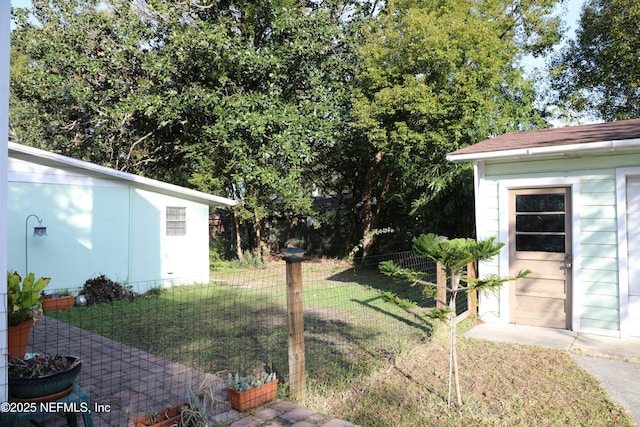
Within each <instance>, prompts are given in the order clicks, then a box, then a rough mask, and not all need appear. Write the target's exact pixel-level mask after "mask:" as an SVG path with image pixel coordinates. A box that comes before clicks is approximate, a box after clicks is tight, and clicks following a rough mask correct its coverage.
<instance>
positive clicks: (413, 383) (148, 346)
mask: <svg viewBox="0 0 640 427" xmlns="http://www.w3.org/2000/svg"><path fill="white" fill-rule="evenodd" d="M280 267H282V266H280ZM283 270H284V268H275V269H262V270H237V271H234V272H232V273H226V274H224V275H222V274H221V275H220V276H219V277H217V276H216V277H214V278H213V280H212V282H211V283H210V284H207V285H190V286H183V287H175V288H169V289H165V290H163V291H162V292H155V293H152V295H147V296H141V297H138V298H136V299H134V300H133V301H116V302H114V303H107V304H101V305H96V306H92V307H82V308H74V309H71V310H68V311H65V312H58V313H56V314H55V315H56V317H57V318H58V319H60V320H63V321H65V322H69V323H72V324H74V325H76V326H79V327H81V328H84V329H88V330H91V331H93V332H95V333H98V334H101V335H104V336H107V337H110V338H112V339H114V340H117V341H120V342H122V343H125V344H128V345H131V346H135V347H138V348H141V349H143V350H146V351H149V352H152V353H154V354H156V355H158V356H162V357H164V358H167V359H171V360H175V361H179V362H181V363H185V364H188V365H191V366H194V367H196V368H198V369H202V370H206V371H209V372H219V371H225V370H227V371H232V372H233V371H247V370H249V369H251V368H253V367H256V366H257V365H260V364H261V363H266V364H270V365H272V366H273V367H274V368H275V369H276V371H277V372H279V373H280V374H284V379H285V380H286V372H287V369H288V363H287V337H288V332H287V312H286V289H285V288H286V284H285V283H286V282H285V277H284V271H283ZM303 275H304V278H303V283H304V306H305V347H306V368H307V372H308V382H307V388H308V398H307V400H306V401H305V405H306V406H308V407H310V408H311V409H314V410H316V411H318V412H322V413H326V414H330V415H332V416H334V417H337V418H343V419H346V420H348V421H351V422H353V423H355V424H359V425H362V426H381V427H382V426H400V425H402V426H416V427H418V426H425V425H438V426H460V425H477V426H485V425H486V426H555V425H563V426H564V425H572V426H584V425H593V426H596V425H602V426H609V425H616V426H632V424H631V421H630V419H629V417H628V415H627V414H626V413H625V412H624V411H623V410H621V409H620V408H619V407H618V406H617V405H616V404H615V403H614V402H612V401H611V400H610V399H609V398H608V396H607V394H606V392H605V391H604V390H603V389H602V388H601V387H600V386H599V384H598V383H597V381H595V380H594V379H593V378H592V377H590V376H589V375H588V374H587V373H586V372H585V371H583V370H582V369H581V368H579V367H577V366H576V365H575V363H574V362H573V361H572V360H571V358H570V357H569V355H568V354H567V353H566V352H561V351H556V350H547V349H541V348H537V347H523V346H515V345H509V344H497V343H488V342H483V341H472V340H468V339H464V338H462V339H461V341H460V345H459V358H460V365H461V382H462V391H463V400H464V401H465V404H464V407H463V408H460V409H455V408H448V407H447V405H446V400H447V375H448V360H449V359H448V349H447V340H446V330H447V328H446V326H439V327H437V328H435V329H434V327H433V325H432V324H431V323H430V322H429V321H427V320H425V318H424V317H423V316H422V315H421V314H420V311H421V309H420V308H419V307H420V306H427V305H428V301H425V300H424V299H423V297H422V296H421V294H420V292H419V290H417V289H407V288H398V286H397V285H395V284H394V283H393V282H390V281H389V279H388V278H386V277H385V276H382V275H380V274H378V273H377V272H376V271H375V270H371V269H349V268H345V267H344V266H341V265H339V264H336V265H333V266H330V267H327V266H324V267H323V266H318V265H313V264H309V265H305V269H304V270H303ZM385 292H386V294H385ZM389 292H393V293H394V294H395V295H398V297H399V298H401V299H403V300H411V301H413V302H414V303H415V304H413V305H416V306H418V308H413V309H411V310H410V311H407V310H404V309H401V308H400V307H399V306H398V305H397V304H394V303H392V302H390V301H389ZM385 295H386V296H385Z"/></svg>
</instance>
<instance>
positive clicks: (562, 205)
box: [509, 187, 571, 329]
mask: <svg viewBox="0 0 640 427" xmlns="http://www.w3.org/2000/svg"><path fill="white" fill-rule="evenodd" d="M569 190H570V189H569V188H564V187H562V188H537V189H522V190H512V191H510V194H509V196H510V200H509V212H510V221H509V240H510V245H509V246H510V248H511V252H510V254H509V256H510V266H511V274H516V273H517V272H518V271H520V270H524V269H529V270H531V271H532V273H531V274H530V275H529V276H527V277H525V278H523V279H518V280H517V281H516V283H515V286H514V285H513V284H512V286H511V298H510V301H511V305H510V308H511V310H510V311H511V322H513V323H517V324H522V325H532V326H544V327H551V328H560V329H570V328H571V292H570V289H571V287H570V281H571V274H570V273H569V272H570V267H571V255H570V252H571V211H570V206H571V203H570V202H571V201H570V191H569Z"/></svg>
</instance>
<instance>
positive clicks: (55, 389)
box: [9, 356, 82, 399]
mask: <svg viewBox="0 0 640 427" xmlns="http://www.w3.org/2000/svg"><path fill="white" fill-rule="evenodd" d="M65 357H66V358H67V360H68V361H69V362H74V361H76V360H78V358H77V357H74V356H65ZM80 368H82V363H78V364H77V365H75V366H73V367H72V368H71V369H69V370H66V371H62V372H58V373H55V374H53V375H47V376H44V377H39V378H11V377H9V397H11V398H15V399H34V398H40V397H44V396H51V395H56V394H60V393H62V392H64V391H65V390H67V389H69V390H71V386H72V385H73V382H74V381H75V379H76V377H77V376H78V374H79V373H80Z"/></svg>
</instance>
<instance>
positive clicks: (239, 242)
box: [233, 206, 243, 261]
mask: <svg viewBox="0 0 640 427" xmlns="http://www.w3.org/2000/svg"><path fill="white" fill-rule="evenodd" d="M233 225H234V226H235V229H236V230H235V234H236V254H237V255H238V259H239V260H240V261H242V257H243V255H242V239H241V238H240V220H239V219H238V209H237V207H236V206H234V207H233Z"/></svg>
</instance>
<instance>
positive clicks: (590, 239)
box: [476, 153, 640, 336]
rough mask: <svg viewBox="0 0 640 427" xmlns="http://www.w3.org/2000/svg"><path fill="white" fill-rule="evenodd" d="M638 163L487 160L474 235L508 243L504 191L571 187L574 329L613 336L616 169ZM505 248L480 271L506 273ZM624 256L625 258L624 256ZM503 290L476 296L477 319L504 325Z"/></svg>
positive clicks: (620, 158)
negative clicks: (510, 189) (494, 294)
mask: <svg viewBox="0 0 640 427" xmlns="http://www.w3.org/2000/svg"><path fill="white" fill-rule="evenodd" d="M638 164H640V154H633V153H625V154H624V155H615V154H613V155H612V154H610V155H599V156H592V157H581V158H578V157H574V158H566V157H565V158H561V159H549V158H547V159H539V160H533V159H522V160H519V161H487V162H485V163H483V164H482V163H481V164H479V165H478V166H477V169H478V172H477V175H478V193H477V201H476V206H478V213H477V228H478V237H479V238H483V237H489V236H496V237H498V238H499V239H500V240H501V241H503V242H507V243H508V204H507V203H508V202H507V200H506V198H507V194H508V189H509V188H523V187H524V188H526V187H536V186H571V187H572V203H573V218H572V220H573V230H572V231H573V268H572V279H573V285H572V286H573V298H572V303H573V321H572V324H573V329H574V330H576V331H581V332H591V333H599V334H604V335H612V336H617V335H618V334H619V330H620V292H619V280H618V264H619V260H618V246H617V242H618V231H617V230H618V225H617V214H618V210H617V199H616V171H617V170H618V168H624V167H630V166H634V165H638ZM508 253H509V252H508V247H507V248H505V250H503V253H502V255H501V256H500V257H499V258H498V259H496V260H494V261H493V263H492V264H487V263H484V264H482V265H481V273H482V274H488V273H498V274H505V275H506V274H508V273H509V266H508V263H509V258H508ZM625 256H626V255H625ZM508 298H509V292H508V287H505V289H503V290H502V291H501V292H500V294H499V296H497V297H487V296H482V297H481V315H482V316H483V317H484V318H485V319H487V320H489V321H498V322H503V323H506V322H508V319H509V313H508V306H509V304H508Z"/></svg>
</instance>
